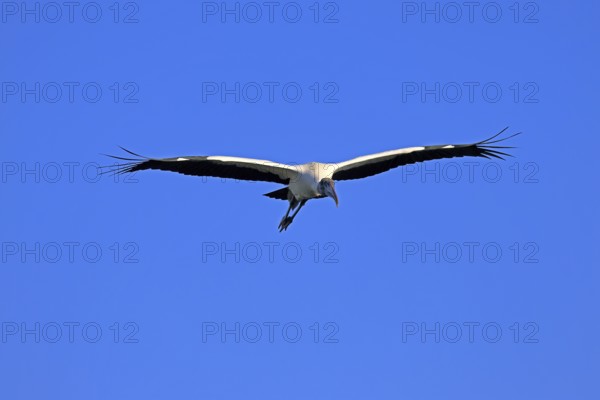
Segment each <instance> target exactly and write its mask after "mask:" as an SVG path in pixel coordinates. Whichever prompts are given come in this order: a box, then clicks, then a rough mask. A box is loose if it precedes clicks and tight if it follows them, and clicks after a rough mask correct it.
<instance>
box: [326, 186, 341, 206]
mask: <svg viewBox="0 0 600 400" xmlns="http://www.w3.org/2000/svg"><path fill="white" fill-rule="evenodd" d="M328 192H329V193H328V195H329V197H331V198H332V199H333V201H335V206H336V207H338V206H339V202H338V197H337V193H336V192H335V189H334V188H333V187H330V188H329V191H328Z"/></svg>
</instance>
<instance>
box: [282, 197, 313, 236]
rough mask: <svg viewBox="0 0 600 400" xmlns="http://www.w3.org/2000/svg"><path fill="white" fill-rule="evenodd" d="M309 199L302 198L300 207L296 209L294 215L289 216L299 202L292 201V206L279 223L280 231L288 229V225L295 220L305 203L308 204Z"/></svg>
mask: <svg viewBox="0 0 600 400" xmlns="http://www.w3.org/2000/svg"><path fill="white" fill-rule="evenodd" d="M307 201H308V200H302V201H301V202H300V205H299V206H298V209H297V210H296V211H294V213H293V214H292V216H289V214H290V211H291V210H293V209H294V208H295V205H297V204H298V203H296V204H294V203H290V207H289V208H288V210H287V212H286V213H285V216H284V217H283V219H282V220H281V222H280V223H279V232H283V231H285V230H287V228H288V226H290V224H291V223H292V221H294V217H295V216H296V215H297V214H298V212H299V211H300V209H301V208H302V207H303V206H304V204H306V202H307Z"/></svg>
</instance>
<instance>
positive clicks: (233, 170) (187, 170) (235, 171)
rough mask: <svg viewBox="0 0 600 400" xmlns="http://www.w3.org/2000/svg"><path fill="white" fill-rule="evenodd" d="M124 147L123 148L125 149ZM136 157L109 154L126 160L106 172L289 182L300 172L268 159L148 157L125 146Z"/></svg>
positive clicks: (105, 171) (108, 168) (290, 166)
mask: <svg viewBox="0 0 600 400" xmlns="http://www.w3.org/2000/svg"><path fill="white" fill-rule="evenodd" d="M122 149H123V148H122ZM123 150H124V151H126V152H127V153H129V154H131V155H132V156H135V157H137V158H126V157H117V156H110V155H109V157H112V158H114V159H117V160H120V161H124V163H121V164H117V165H116V166H115V165H113V166H110V167H106V168H107V169H105V170H103V173H114V174H125V173H129V172H136V171H142V170H145V169H158V170H163V171H172V172H178V173H180V174H185V175H196V176H212V177H217V178H230V179H241V180H246V181H265V182H275V183H282V184H287V183H289V181H290V179H293V178H294V177H295V176H296V175H297V170H296V168H295V167H294V166H293V165H287V164H280V163H276V162H273V161H268V160H257V159H253V158H242V157H227V156H184V157H174V158H146V157H144V156H140V155H139V154H136V153H133V152H131V151H129V150H127V149H123Z"/></svg>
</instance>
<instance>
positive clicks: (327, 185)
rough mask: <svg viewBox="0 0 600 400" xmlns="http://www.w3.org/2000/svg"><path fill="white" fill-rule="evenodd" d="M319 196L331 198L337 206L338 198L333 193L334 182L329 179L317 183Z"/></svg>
mask: <svg viewBox="0 0 600 400" xmlns="http://www.w3.org/2000/svg"><path fill="white" fill-rule="evenodd" d="M318 190H319V194H320V195H322V196H327V197H331V198H332V199H333V200H334V201H335V205H336V207H337V205H338V197H337V193H336V192H335V182H334V181H333V179H331V178H323V179H321V181H320V182H319V188H318Z"/></svg>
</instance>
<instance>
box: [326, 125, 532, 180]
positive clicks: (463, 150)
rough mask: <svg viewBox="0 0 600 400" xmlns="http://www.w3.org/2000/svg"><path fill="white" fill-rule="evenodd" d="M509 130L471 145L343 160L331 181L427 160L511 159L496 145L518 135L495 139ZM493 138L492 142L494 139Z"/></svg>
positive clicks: (395, 152)
mask: <svg viewBox="0 0 600 400" xmlns="http://www.w3.org/2000/svg"><path fill="white" fill-rule="evenodd" d="M506 129H508V128H504V129H503V130H502V131H500V132H499V133H497V134H496V135H494V136H492V137H491V138H489V139H486V140H483V141H481V142H477V143H472V144H448V145H440V146H422V147H407V148H405V149H398V150H391V151H385V152H383V153H376V154H370V155H367V156H362V157H357V158H354V159H352V160H348V161H344V162H342V163H339V164H337V165H336V169H335V171H334V173H333V175H332V179H333V180H336V181H343V180H349V179H360V178H366V177H368V176H371V175H375V174H380V173H382V172H385V171H388V170H390V169H392V168H396V167H399V166H401V165H406V164H413V163H417V162H422V161H428V160H437V159H440V158H453V157H467V156H470V157H484V158H499V159H504V158H503V156H510V154H507V153H504V152H502V151H500V150H498V149H511V148H513V147H509V146H498V145H497V144H498V143H500V142H502V141H504V140H507V139H510V138H511V137H514V136H517V135H518V134H520V132H519V133H515V134H513V135H510V136H508V137H504V138H500V139H496V138H497V137H498V136H499V135H501V134H502V133H504V132H505V131H506ZM494 139H495V140H494Z"/></svg>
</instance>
